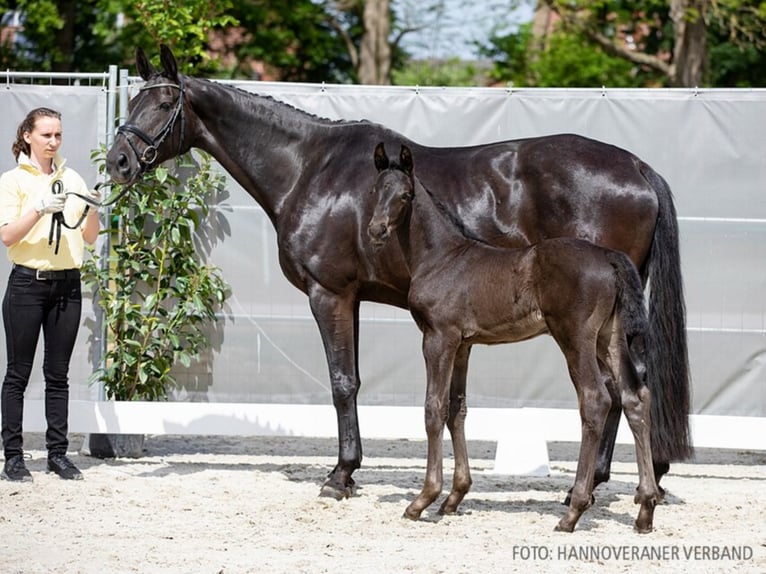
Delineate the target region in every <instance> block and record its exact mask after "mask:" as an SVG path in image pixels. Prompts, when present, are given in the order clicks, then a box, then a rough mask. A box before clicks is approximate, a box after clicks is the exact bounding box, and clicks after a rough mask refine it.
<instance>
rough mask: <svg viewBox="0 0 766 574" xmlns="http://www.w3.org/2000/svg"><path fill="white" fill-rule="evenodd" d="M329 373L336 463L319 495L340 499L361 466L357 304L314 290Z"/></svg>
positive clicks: (311, 298) (351, 486) (352, 297)
mask: <svg viewBox="0 0 766 574" xmlns="http://www.w3.org/2000/svg"><path fill="white" fill-rule="evenodd" d="M309 301H310V304H311V312H312V313H313V314H314V318H315V319H316V322H317V325H318V326H319V332H320V334H321V336H322V343H323V344H324V349H325V355H326V356H327V365H328V368H329V370H330V384H331V386H332V400H333V405H334V406H335V412H336V415H337V417H338V464H336V465H335V468H334V469H333V470H332V472H330V474H329V475H328V476H327V480H325V483H324V484H323V485H322V489H321V491H320V493H319V494H320V496H327V497H331V498H335V499H337V500H341V499H343V498H347V497H349V496H351V495H352V494H353V491H354V480H353V479H352V478H351V474H352V473H353V472H354V471H355V470H356V469H357V468H359V467H360V466H361V465H362V440H361V437H360V435H359V418H358V413H357V406H356V397H357V394H358V393H359V387H360V385H361V383H360V380H359V367H358V358H357V356H358V342H359V334H358V333H359V301H358V300H357V299H356V297H355V295H347V296H345V297H339V296H337V295H335V294H333V293H330V292H328V291H327V290H325V289H323V288H321V287H316V288H314V289H312V291H311V293H310V295H309Z"/></svg>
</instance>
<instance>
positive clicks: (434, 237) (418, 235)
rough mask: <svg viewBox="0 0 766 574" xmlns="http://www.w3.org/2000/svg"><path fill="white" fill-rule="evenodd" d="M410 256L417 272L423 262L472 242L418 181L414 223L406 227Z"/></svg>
mask: <svg viewBox="0 0 766 574" xmlns="http://www.w3.org/2000/svg"><path fill="white" fill-rule="evenodd" d="M406 228H407V232H408V237H407V239H406V242H407V250H406V253H407V256H408V258H409V259H410V266H411V267H412V269H413V270H414V269H415V268H417V267H418V266H419V265H420V264H421V263H423V262H427V261H433V260H434V259H435V255H436V254H437V253H438V254H439V255H443V254H446V253H449V252H450V251H455V252H457V251H459V250H461V249H463V248H464V247H465V246H466V245H467V244H468V243H469V242H470V240H469V239H467V238H465V237H463V235H462V234H461V233H460V231H459V230H458V229H457V227H456V226H455V224H454V223H453V222H451V221H449V220H448V219H447V217H446V215H445V214H443V213H441V211H440V210H439V208H438V207H437V206H436V204H435V203H434V199H433V198H432V197H431V195H430V194H429V193H428V192H427V191H426V190H425V188H423V186H422V185H421V184H420V182H418V181H417V180H416V182H415V197H414V199H413V200H412V204H411V208H410V221H409V225H407V226H406Z"/></svg>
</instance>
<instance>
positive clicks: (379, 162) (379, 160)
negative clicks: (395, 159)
mask: <svg viewBox="0 0 766 574" xmlns="http://www.w3.org/2000/svg"><path fill="white" fill-rule="evenodd" d="M374 155H375V168H376V169H377V170H378V171H383V170H384V169H388V166H389V161H388V156H387V155H386V146H385V145H383V142H380V143H379V144H378V145H376V146H375V154H374Z"/></svg>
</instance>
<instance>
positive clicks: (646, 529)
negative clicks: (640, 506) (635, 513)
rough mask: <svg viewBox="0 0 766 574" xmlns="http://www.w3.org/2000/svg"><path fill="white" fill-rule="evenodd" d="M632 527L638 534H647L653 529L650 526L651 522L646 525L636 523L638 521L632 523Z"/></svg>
mask: <svg viewBox="0 0 766 574" xmlns="http://www.w3.org/2000/svg"><path fill="white" fill-rule="evenodd" d="M634 528H635V530H636V532H638V533H639V534H649V533H650V532H651V531H652V530H654V526H652V525H651V524H649V525H648V526H641V525H639V524H638V522H636V523H635V524H634Z"/></svg>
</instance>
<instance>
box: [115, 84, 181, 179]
mask: <svg viewBox="0 0 766 574" xmlns="http://www.w3.org/2000/svg"><path fill="white" fill-rule="evenodd" d="M154 88H175V89H177V90H178V99H177V100H176V106H175V109H174V110H173V113H172V114H171V115H170V117H169V118H168V120H167V121H166V122H165V125H164V126H162V129H161V130H160V132H159V134H157V135H156V136H154V137H152V136H150V135H148V134H147V133H146V132H144V131H143V130H142V129H141V128H139V127H137V126H135V125H133V124H128V123H125V124H123V125H121V126H120V127H118V128H117V135H123V136H124V137H125V139H126V140H127V142H128V145H130V148H131V149H132V150H133V153H135V154H136V159H138V164H139V166H140V170H141V171H140V173H145V172H146V171H148V170H149V169H151V168H152V167H153V164H154V162H155V161H156V160H157V149H158V148H159V147H160V146H161V145H162V142H164V141H165V139H166V138H167V137H168V136H169V135H170V133H171V132H172V131H173V128H174V127H175V123H176V120H178V119H179V118H180V120H181V137H180V138H179V140H178V155H180V153H181V146H182V145H183V141H184V128H185V124H186V122H185V118H184V94H185V88H184V81H183V78H179V82H178V84H173V83H167V82H166V83H161V84H153V85H151V86H143V87H141V89H140V90H139V92H143V91H144V90H152V89H154ZM129 134H133V135H135V136H136V137H138V138H139V139H141V140H142V141H143V142H144V143H145V144H146V147H145V148H144V151H143V152H140V151H139V150H138V148H137V147H136V145H135V143H133V140H132V139H131V138H130V137H128V135H129Z"/></svg>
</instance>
